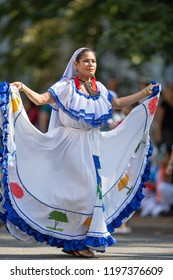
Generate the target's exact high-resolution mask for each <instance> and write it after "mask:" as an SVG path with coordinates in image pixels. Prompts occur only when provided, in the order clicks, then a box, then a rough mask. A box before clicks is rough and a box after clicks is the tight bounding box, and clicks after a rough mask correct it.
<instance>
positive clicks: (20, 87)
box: [10, 82, 23, 91]
mask: <svg viewBox="0 0 173 280" xmlns="http://www.w3.org/2000/svg"><path fill="white" fill-rule="evenodd" d="M10 85H11V86H14V87H16V88H17V89H18V90H19V91H22V90H23V84H22V83H21V82H13V83H11V84H10Z"/></svg>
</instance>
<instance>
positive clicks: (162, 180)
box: [141, 147, 173, 216]
mask: <svg viewBox="0 0 173 280" xmlns="http://www.w3.org/2000/svg"><path fill="white" fill-rule="evenodd" d="M170 155H171V156H170ZM159 159H160V161H159V162H158V163H157V164H156V165H155V164H153V165H152V168H151V175H150V181H149V182H147V183H146V189H144V195H145V198H144V199H143V201H142V203H141V216H147V215H151V216H159V215H162V216H168V215H173V178H172V164H173V152H172V154H171V150H170V148H169V147H168V148H167V149H166V150H163V154H162V155H160V158H159Z"/></svg>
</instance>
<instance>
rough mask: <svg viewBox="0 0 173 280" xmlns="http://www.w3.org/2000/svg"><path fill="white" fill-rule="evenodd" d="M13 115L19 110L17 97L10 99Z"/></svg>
mask: <svg viewBox="0 0 173 280" xmlns="http://www.w3.org/2000/svg"><path fill="white" fill-rule="evenodd" d="M11 103H12V108H13V113H16V112H17V111H18V110H19V105H20V99H19V98H18V97H15V98H12V99H11Z"/></svg>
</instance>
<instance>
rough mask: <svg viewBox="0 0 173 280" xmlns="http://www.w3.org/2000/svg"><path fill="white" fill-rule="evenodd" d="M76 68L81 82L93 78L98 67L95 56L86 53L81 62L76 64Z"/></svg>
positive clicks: (91, 53)
mask: <svg viewBox="0 0 173 280" xmlns="http://www.w3.org/2000/svg"><path fill="white" fill-rule="evenodd" d="M74 66H75V67H76V69H77V73H78V76H79V78H80V79H81V80H83V79H84V80H85V79H89V78H91V77H93V76H94V74H95V72H96V67H97V63H96V57H95V54H94V53H93V52H85V53H84V54H83V55H82V57H81V58H80V60H79V62H78V61H75V62H74Z"/></svg>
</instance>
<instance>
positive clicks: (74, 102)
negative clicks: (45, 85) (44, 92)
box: [48, 81, 113, 127]
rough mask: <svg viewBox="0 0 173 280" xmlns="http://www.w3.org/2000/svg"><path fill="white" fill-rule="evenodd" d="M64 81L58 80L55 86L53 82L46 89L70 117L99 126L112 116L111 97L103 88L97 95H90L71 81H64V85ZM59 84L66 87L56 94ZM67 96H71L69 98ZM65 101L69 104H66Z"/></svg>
mask: <svg viewBox="0 0 173 280" xmlns="http://www.w3.org/2000/svg"><path fill="white" fill-rule="evenodd" d="M64 82H65V81H62V82H61V81H59V84H58V83H57V84H58V85H57V86H56V84H55V85H54V86H53V87H51V88H49V89H48V91H49V92H50V93H51V94H52V96H53V97H54V99H55V101H56V104H58V106H59V107H60V108H61V109H62V110H63V111H64V112H65V113H66V114H67V115H69V116H70V117H71V118H72V119H75V120H77V121H79V120H83V121H84V122H86V123H87V124H89V125H90V126H92V127H100V126H101V125H102V124H104V123H105V122H107V121H108V120H109V119H110V118H111V117H112V106H111V104H110V102H111V101H112V98H113V97H112V95H111V93H110V92H108V91H107V90H106V89H105V88H103V89H102V90H101V91H100V92H99V95H98V96H96V97H91V96H87V95H85V94H83V93H81V92H80V91H79V90H78V89H76V87H75V85H74V83H73V81H69V82H68V83H67V82H66V83H65V85H64ZM70 83H72V85H70ZM61 84H62V85H61ZM99 85H100V83H99ZM59 86H62V87H67V89H66V90H64V93H63V94H60V93H59V94H58V91H59V89H58V87H59ZM100 86H101V85H100ZM67 90H68V91H69V92H68V91H67ZM70 91H71V94H70ZM56 92H57V94H56ZM67 92H68V93H67ZM101 92H102V93H101ZM103 92H104V93H103ZM68 96H71V97H70V100H69V97H68ZM88 102H90V103H91V104H90V106H88ZM67 103H68V104H70V106H66V104H67ZM86 108H90V111H89V112H87V110H86ZM100 112H101V113H100Z"/></svg>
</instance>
